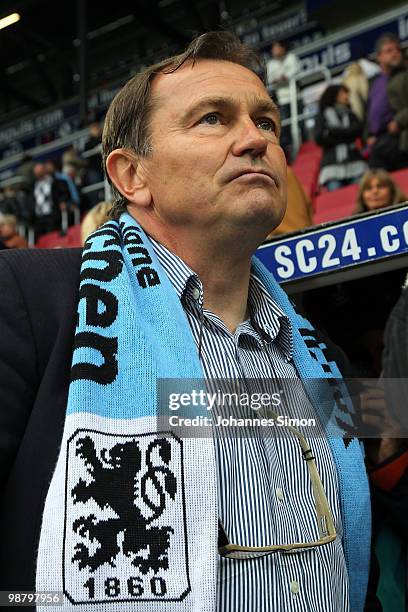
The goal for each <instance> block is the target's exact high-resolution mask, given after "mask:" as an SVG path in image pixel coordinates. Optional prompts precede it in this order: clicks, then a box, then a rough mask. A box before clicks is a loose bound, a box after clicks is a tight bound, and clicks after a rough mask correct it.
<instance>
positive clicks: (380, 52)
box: [367, 33, 408, 172]
mask: <svg viewBox="0 0 408 612" xmlns="http://www.w3.org/2000/svg"><path fill="white" fill-rule="evenodd" d="M376 52H377V61H378V64H379V66H380V68H381V74H379V75H378V76H377V77H376V79H375V80H374V82H373V84H372V86H371V88H370V92H369V95H368V115H367V120H368V126H367V127H368V139H367V144H368V145H369V146H370V147H371V152H370V156H369V161H368V163H369V166H370V168H384V169H385V170H388V171H389V172H391V171H392V170H398V169H400V168H405V167H406V166H407V165H408V71H407V69H406V67H405V66H404V62H403V56H402V52H401V44H400V41H399V39H398V37H397V36H396V35H395V34H393V33H386V34H383V35H382V36H380V38H379V39H378V41H377V43H376Z"/></svg>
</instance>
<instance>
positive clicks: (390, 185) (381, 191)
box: [354, 169, 408, 214]
mask: <svg viewBox="0 0 408 612" xmlns="http://www.w3.org/2000/svg"><path fill="white" fill-rule="evenodd" d="M407 199H408V198H407V196H406V195H405V194H404V193H403V192H402V191H401V190H400V188H399V187H398V185H397V184H396V183H395V181H394V180H393V178H392V176H391V175H390V174H389V173H388V172H387V171H386V170H380V169H378V170H368V171H367V172H366V173H365V174H364V176H363V178H362V179H361V181H360V188H359V190H358V195H357V203H356V208H355V211H354V213H355V214H357V213H361V212H365V211H367V210H376V209H378V208H385V207H386V206H392V205H393V204H399V203H401V202H405V201H406V200H407Z"/></svg>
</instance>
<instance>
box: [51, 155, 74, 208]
mask: <svg viewBox="0 0 408 612" xmlns="http://www.w3.org/2000/svg"><path fill="white" fill-rule="evenodd" d="M44 167H45V170H46V172H47V173H48V174H49V175H51V176H54V177H55V178H56V179H59V180H61V181H65V182H66V184H67V187H68V189H69V194H70V200H71V202H72V203H73V204H75V205H76V206H79V204H80V201H81V199H80V196H79V192H78V189H77V186H76V185H75V182H74V181H73V179H72V178H71V176H70V175H69V174H68V173H66V172H59V171H58V170H57V165H56V163H55V161H54V160H53V159H47V160H46V161H45V162H44ZM64 169H65V168H64Z"/></svg>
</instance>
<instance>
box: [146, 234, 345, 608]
mask: <svg viewBox="0 0 408 612" xmlns="http://www.w3.org/2000/svg"><path fill="white" fill-rule="evenodd" d="M150 240H151V242H152V245H153V247H154V249H155V252H156V255H157V256H158V258H159V260H160V263H161V264H162V266H163V267H164V269H165V271H166V273H167V275H168V277H169V279H170V282H171V283H172V285H173V286H174V288H175V290H176V292H177V294H178V296H179V297H180V300H181V303H182V305H183V308H184V312H185V314H186V317H187V319H188V322H189V325H190V327H191V331H192V333H193V336H194V340H195V342H196V345H197V348H198V347H199V343H200V324H201V319H202V323H203V333H202V338H201V363H202V366H203V370H204V373H205V376H206V379H207V380H210V381H211V380H213V379H239V380H240V381H242V380H246V381H247V383H250V382H251V381H250V379H266V381H265V384H266V385H268V388H262V389H260V388H259V386H258V388H257V389H256V390H257V391H258V392H259V391H261V392H262V391H266V392H268V393H272V392H273V391H274V390H275V391H276V387H274V386H273V381H274V380H275V381H276V379H290V384H286V385H285V396H284V397H285V398H286V401H285V403H284V406H283V405H282V406H278V407H275V408H274V410H275V411H276V412H277V413H280V414H283V415H287V416H289V417H297V418H315V419H316V418H317V415H316V413H315V411H314V409H313V406H312V405H311V404H310V402H309V399H308V397H307V396H306V393H305V391H304V389H303V385H302V384H301V382H300V379H299V377H298V374H297V371H296V369H295V366H294V365H293V363H292V360H291V354H292V330H291V324H290V321H289V319H288V318H287V317H286V316H285V314H284V313H283V312H282V311H281V310H280V308H279V307H278V306H277V305H276V304H275V303H274V302H273V300H272V299H271V297H270V296H269V295H268V293H267V291H266V289H265V288H264V286H263V285H262V283H261V282H260V281H259V280H258V279H257V278H256V277H255V276H254V275H253V274H251V277H250V285H249V296H248V306H249V311H250V318H249V319H248V320H247V321H244V322H243V323H241V324H240V325H239V326H238V328H237V329H236V331H235V333H234V334H232V333H230V331H229V330H228V329H227V327H226V326H225V324H224V323H223V322H222V321H221V319H220V318H219V317H217V316H216V315H215V314H213V313H211V312H210V311H208V310H206V309H204V308H203V303H204V296H203V288H202V284H201V282H200V280H199V278H198V276H197V275H196V274H195V273H194V272H193V271H192V270H191V269H190V268H189V267H188V266H187V265H186V264H185V263H184V262H183V261H182V260H181V259H180V258H179V257H177V256H176V255H174V254H173V253H171V252H170V251H169V250H168V249H167V248H165V247H164V246H163V245H161V244H160V243H158V242H156V241H154V240H153V239H150ZM248 379H249V380H248ZM217 382H219V381H217ZM258 385H259V383H258ZM269 385H271V387H269ZM248 416H249V415H248ZM264 429H265V428H263V430H264ZM299 430H300V431H301V432H302V433H303V434H304V435H305V436H306V437H307V436H308V432H307V430H302V427H299ZM285 431H286V430H282V429H281V428H280V431H279V432H278V433H277V431H276V428H273V427H271V428H269V429H268V430H267V434H266V435H265V431H263V432H262V435H259V436H255V435H253V434H252V435H251V436H248V437H242V436H240V437H238V436H234V435H231V436H225V435H223V436H218V437H217V438H216V456H217V477H218V482H217V486H218V504H219V517H220V520H221V522H222V524H223V526H224V528H225V532H226V533H227V535H228V538H229V541H230V542H233V543H235V544H242V545H247V546H265V545H270V544H291V543H294V542H307V541H313V540H317V539H318V537H319V536H318V531H317V524H316V513H315V507H314V502H313V496H312V488H311V481H310V478H309V474H308V469H307V465H306V462H305V461H304V460H303V457H302V454H301V450H300V446H299V443H298V442H297V441H296V440H294V438H293V436H292V435H291V434H290V433H285ZM320 431H321V435H318V436H314V437H313V438H308V441H309V443H310V446H311V449H312V451H313V454H314V456H315V458H316V465H317V468H318V471H319V474H320V477H321V480H322V483H323V486H324V489H325V492H326V495H327V499H328V501H329V505H330V508H331V511H332V514H333V518H334V524H335V527H336V532H337V534H338V537H337V539H336V540H335V541H334V542H332V543H331V544H327V545H325V546H322V547H316V548H313V549H309V550H304V551H303V552H300V553H296V554H293V555H288V554H284V553H275V554H273V555H268V556H265V557H262V558H258V559H252V560H235V559H224V558H222V557H219V567H218V585H217V602H218V606H217V608H218V610H219V611H220V612H221V611H222V612H227V611H231V612H236V611H239V612H272V611H273V612H288V610H291V611H296V612H306V611H308V612H328V611H330V612H348V611H349V595H348V576H347V568H346V563H345V558H344V552H343V547H342V543H341V537H342V523H341V515H340V503H339V497H338V482H337V472H336V468H335V464H334V460H333V457H332V454H331V450H330V447H329V444H328V442H327V439H326V437H325V435H324V432H323V429H322V428H321V430H320ZM309 433H310V432H309Z"/></svg>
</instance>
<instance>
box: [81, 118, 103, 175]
mask: <svg viewBox="0 0 408 612" xmlns="http://www.w3.org/2000/svg"><path fill="white" fill-rule="evenodd" d="M101 143H102V126H101V124H100V123H98V122H97V121H94V122H93V123H91V124H90V126H89V138H88V140H87V141H86V143H85V147H84V151H87V152H88V153H91V152H92V153H93V155H89V156H88V155H87V156H86V161H87V162H88V169H87V173H86V175H87V183H88V185H93V184H95V183H99V182H100V181H103V172H102V155H101Z"/></svg>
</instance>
